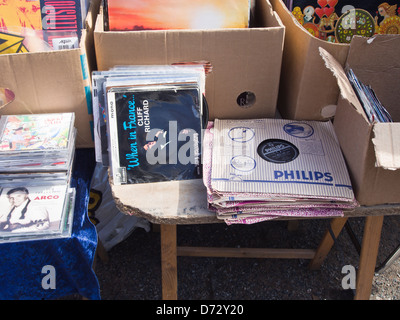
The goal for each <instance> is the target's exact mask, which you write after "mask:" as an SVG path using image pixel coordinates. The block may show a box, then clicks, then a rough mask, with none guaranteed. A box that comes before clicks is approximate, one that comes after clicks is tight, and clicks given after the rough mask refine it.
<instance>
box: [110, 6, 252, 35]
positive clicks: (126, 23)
mask: <svg viewBox="0 0 400 320" xmlns="http://www.w3.org/2000/svg"><path fill="white" fill-rule="evenodd" d="M106 3H107V4H106V10H107V15H108V19H107V20H108V21H106V25H108V28H109V30H110V31H127V30H135V31H140V30H168V29H203V30H204V29H218V28H247V27H248V26H249V21H250V11H251V6H252V1H251V0H225V1H219V0H192V1H177V0H172V1H170V0H164V1H158V0H147V1H140V0H130V1H123V0H107V1H106Z"/></svg>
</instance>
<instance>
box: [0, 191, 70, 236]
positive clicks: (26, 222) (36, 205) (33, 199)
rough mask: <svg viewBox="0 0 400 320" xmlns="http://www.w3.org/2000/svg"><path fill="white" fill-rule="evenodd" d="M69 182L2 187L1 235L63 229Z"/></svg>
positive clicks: (49, 232) (40, 232)
mask: <svg viewBox="0 0 400 320" xmlns="http://www.w3.org/2000/svg"><path fill="white" fill-rule="evenodd" d="M67 194H68V190H67V186H66V185H48V186H26V187H25V186H23V185H22V184H21V185H20V186H12V187H5V188H1V193H0V204H1V206H0V208H1V209H0V237H14V236H17V235H21V234H23V235H28V234H31V235H32V234H33V235H34V234H51V233H62V231H63V223H64V215H65V208H66V207H65V205H66V204H67V202H66V199H67Z"/></svg>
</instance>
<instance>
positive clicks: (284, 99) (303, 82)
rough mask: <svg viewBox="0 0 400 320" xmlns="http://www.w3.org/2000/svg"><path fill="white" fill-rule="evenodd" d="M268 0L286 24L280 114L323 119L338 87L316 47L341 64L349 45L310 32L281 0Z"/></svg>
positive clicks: (332, 108)
mask: <svg viewBox="0 0 400 320" xmlns="http://www.w3.org/2000/svg"><path fill="white" fill-rule="evenodd" d="M270 1H271V3H272V6H273V9H274V10H275V11H276V12H277V13H278V15H279V17H280V18H281V19H282V22H283V24H284V25H285V28H286V32H285V41H284V44H285V45H284V50H283V60H282V75H281V82H280V90H279V97H278V110H279V112H280V114H281V115H282V117H284V118H286V119H293V120H327V119H329V118H331V117H333V116H334V114H335V110H336V103H337V98H338V95H339V88H338V86H337V83H336V80H335V78H334V77H333V76H332V73H331V72H330V71H329V70H327V69H326V68H325V67H324V63H323V61H322V60H321V58H320V56H319V50H318V48H319V47H322V48H324V49H325V50H326V51H328V52H329V53H330V54H331V55H332V56H333V57H335V59H336V60H337V61H338V62H339V63H340V64H342V65H344V63H345V61H346V58H347V54H348V50H349V45H348V44H342V43H331V42H327V41H324V40H321V39H318V38H316V37H314V36H312V35H311V34H310V33H309V32H308V31H307V30H306V29H305V28H303V26H302V25H301V24H300V23H299V22H298V21H297V20H296V18H295V17H294V16H293V15H292V13H291V12H290V11H289V10H288V9H287V7H286V5H285V4H284V3H283V1H282V0H270Z"/></svg>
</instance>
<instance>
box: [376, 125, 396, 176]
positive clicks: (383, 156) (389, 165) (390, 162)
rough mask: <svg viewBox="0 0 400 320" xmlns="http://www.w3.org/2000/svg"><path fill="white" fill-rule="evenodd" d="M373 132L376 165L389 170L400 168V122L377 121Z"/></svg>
mask: <svg viewBox="0 0 400 320" xmlns="http://www.w3.org/2000/svg"><path fill="white" fill-rule="evenodd" d="M373 132H374V138H373V139H372V143H373V144H374V148H375V156H376V164H375V165H376V166H377V167H381V168H383V169H387V170H398V169H400V143H399V141H400V123H398V122H397V123H376V124H375V125H374V128H373Z"/></svg>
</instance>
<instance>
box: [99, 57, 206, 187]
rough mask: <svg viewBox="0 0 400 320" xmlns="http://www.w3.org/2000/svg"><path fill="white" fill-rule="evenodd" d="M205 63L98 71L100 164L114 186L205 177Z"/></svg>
mask: <svg viewBox="0 0 400 320" xmlns="http://www.w3.org/2000/svg"><path fill="white" fill-rule="evenodd" d="M204 88H205V73H204V67H203V65H202V64H199V65H197V64H195V65H179V66H125V67H123V66H120V67H117V68H114V69H112V70H109V71H101V72H93V105H94V121H95V127H94V128H95V149H96V161H97V162H101V163H102V164H103V165H104V166H109V167H110V176H111V177H112V183H113V184H114V185H120V184H136V183H151V182H160V181H171V180H189V179H200V178H201V163H200V158H201V133H202V132H201V130H202V126H203V123H206V122H207V121H206V120H205V119H203V118H204V117H206V115H207V112H206V107H205V98H204V90H205V89H204Z"/></svg>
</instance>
